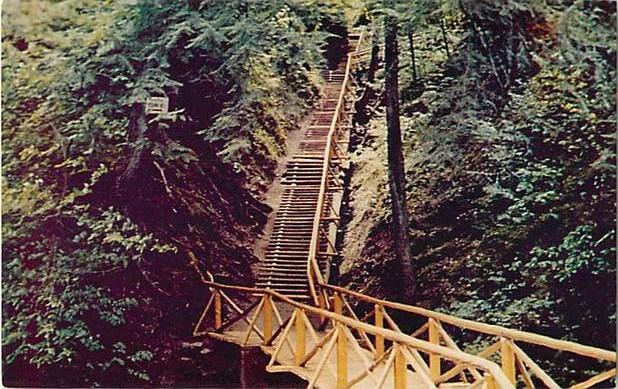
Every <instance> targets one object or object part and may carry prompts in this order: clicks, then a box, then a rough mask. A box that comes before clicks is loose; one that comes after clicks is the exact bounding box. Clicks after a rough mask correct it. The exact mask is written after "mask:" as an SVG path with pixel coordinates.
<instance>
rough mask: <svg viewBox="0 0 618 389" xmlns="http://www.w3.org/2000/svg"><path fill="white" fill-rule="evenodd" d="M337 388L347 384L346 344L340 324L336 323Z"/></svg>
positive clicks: (340, 388)
mask: <svg viewBox="0 0 618 389" xmlns="http://www.w3.org/2000/svg"><path fill="white" fill-rule="evenodd" d="M337 326H338V329H337V389H345V388H346V386H347V385H348V344H347V340H348V339H347V338H346V336H345V331H344V330H343V327H342V324H337Z"/></svg>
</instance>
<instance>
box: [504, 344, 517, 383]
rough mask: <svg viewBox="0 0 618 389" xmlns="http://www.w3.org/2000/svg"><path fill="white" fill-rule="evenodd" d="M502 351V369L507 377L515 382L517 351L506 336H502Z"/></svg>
mask: <svg viewBox="0 0 618 389" xmlns="http://www.w3.org/2000/svg"><path fill="white" fill-rule="evenodd" d="M500 353H501V356H502V371H503V372H504V375H506V378H508V379H509V381H511V383H513V384H515V352H514V351H513V348H512V347H511V345H510V344H509V342H508V340H507V339H505V338H500Z"/></svg>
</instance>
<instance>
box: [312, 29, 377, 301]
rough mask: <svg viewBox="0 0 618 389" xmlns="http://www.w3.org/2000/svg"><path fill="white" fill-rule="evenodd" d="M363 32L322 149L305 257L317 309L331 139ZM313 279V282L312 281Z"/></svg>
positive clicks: (321, 279)
mask: <svg viewBox="0 0 618 389" xmlns="http://www.w3.org/2000/svg"><path fill="white" fill-rule="evenodd" d="M364 33H365V31H364V30H362V31H361V32H360V36H359V38H358V42H357V44H356V47H355V49H354V52H352V53H349V54H348V59H347V61H346V65H345V72H344V76H343V82H342V84H341V90H340V92H339V98H338V99H337V106H336V107H335V112H334V113H333V119H332V121H331V124H330V128H329V130H328V135H327V138H326V147H325V149H324V158H323V160H322V177H321V180H320V191H319V193H318V203H317V207H316V210H315V215H314V217H313V229H312V232H311V242H310V243H309V255H308V256H307V280H308V284H309V292H310V293H311V297H312V298H313V302H314V304H315V305H317V306H319V307H328V304H329V303H328V299H326V298H319V296H318V291H317V290H316V281H315V280H317V284H318V285H320V284H323V283H324V277H323V275H322V272H321V270H320V266H319V265H318V261H317V255H318V249H319V246H320V242H319V240H320V223H321V222H322V216H323V211H324V201H325V199H326V193H327V190H328V174H329V168H330V162H331V155H332V152H333V150H332V147H333V138H334V136H335V134H336V131H337V126H338V123H339V119H340V115H341V111H342V107H343V104H344V99H345V94H346V91H347V88H348V82H349V79H350V71H351V69H352V54H353V53H355V52H357V51H358V50H359V49H360V47H361V43H362V41H363V37H364ZM314 279H315V280H314Z"/></svg>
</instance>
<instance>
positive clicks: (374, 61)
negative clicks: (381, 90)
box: [367, 22, 380, 82]
mask: <svg viewBox="0 0 618 389" xmlns="http://www.w3.org/2000/svg"><path fill="white" fill-rule="evenodd" d="M371 34H372V38H371V59H370V61H369V69H367V81H368V82H373V80H374V79H375V75H376V70H377V69H378V63H379V62H380V58H379V56H380V45H379V43H380V42H379V39H380V38H379V36H378V28H377V26H376V25H375V22H374V24H373V27H372V31H371Z"/></svg>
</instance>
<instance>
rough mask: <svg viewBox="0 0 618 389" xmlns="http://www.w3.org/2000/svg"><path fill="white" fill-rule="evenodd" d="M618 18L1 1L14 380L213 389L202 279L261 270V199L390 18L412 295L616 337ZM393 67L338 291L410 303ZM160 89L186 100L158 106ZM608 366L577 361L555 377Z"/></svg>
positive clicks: (349, 221)
mask: <svg viewBox="0 0 618 389" xmlns="http://www.w3.org/2000/svg"><path fill="white" fill-rule="evenodd" d="M615 7H616V5H615V2H612V1H600V0H598V1H588V0H586V1H584V0H576V1H566V0H565V1H559V0H555V1H549V0H548V1H542V0H508V1H503V2H498V1H490V0H483V1H475V0H459V1H455V0H452V1H450V0H418V1H387V2H381V1H375V0H366V1H361V0H269V1H245V0H226V1H217V0H214V1H213V0H211V1H200V0H156V1H151V0H132V1H97V0H6V1H4V2H3V7H2V31H3V34H2V59H3V61H2V80H3V82H2V144H3V147H2V197H3V209H2V222H3V223H2V274H3V276H2V301H3V302H2V315H3V316H2V319H3V320H2V322H3V324H2V349H3V353H2V354H3V361H2V363H3V372H4V373H3V374H4V375H3V383H4V384H5V385H21V386H40V385H48V386H108V387H109V386H121V385H122V386H183V385H184V386H196V385H204V384H205V382H204V375H202V376H200V375H199V374H198V375H196V376H189V375H187V374H186V372H187V371H189V370H191V369H195V366H196V365H197V362H195V361H191V360H189V361H184V362H183V361H181V360H180V358H179V357H178V356H179V355H180V353H181V350H180V346H179V344H180V343H181V342H182V341H186V340H187V339H189V335H190V331H191V327H192V324H194V322H195V320H196V317H197V316H198V315H199V312H200V309H201V308H202V304H203V302H204V300H205V297H206V293H207V291H206V290H205V289H204V288H203V287H201V286H200V274H201V273H203V272H204V271H206V270H208V271H211V272H212V273H214V274H216V275H217V278H218V279H219V280H222V281H227V282H233V283H239V284H251V283H252V282H253V275H252V274H251V264H252V263H254V262H255V261H257V258H256V256H255V255H254V253H253V250H252V244H253V241H254V240H255V238H256V237H257V236H258V235H259V234H260V233H261V231H262V228H263V226H264V223H265V222H266V217H267V215H268V213H269V212H270V209H269V207H268V206H266V205H265V204H264V203H263V201H262V197H261V196H262V195H263V193H264V191H265V190H266V188H267V187H268V186H269V184H270V183H271V182H272V180H273V178H274V171H275V168H276V165H277V161H278V159H280V158H282V157H283V156H284V155H285V153H286V149H285V143H286V139H287V136H288V133H289V131H291V130H293V129H296V128H298V127H299V126H300V123H301V122H302V120H303V118H304V116H305V114H306V113H307V112H308V111H309V110H310V109H311V107H312V105H313V104H314V103H316V101H318V99H319V97H320V93H321V88H322V81H321V79H320V70H321V69H323V68H325V67H332V66H333V64H336V63H337V62H338V61H339V59H340V58H341V56H342V55H344V52H345V50H344V47H345V44H346V43H345V38H346V34H347V31H348V29H349V28H351V27H352V26H353V25H354V24H356V25H367V27H368V29H369V30H371V31H372V33H373V36H374V43H376V42H377V43H382V42H383V40H384V34H383V31H384V30H383V21H384V19H385V18H391V19H392V20H393V21H394V22H395V23H397V26H398V35H397V36H396V39H397V41H398V43H399V57H398V59H399V65H400V66H399V74H398V81H399V92H400V104H401V113H400V115H399V116H400V117H399V119H400V121H401V129H402V132H403V158H404V159H405V170H406V177H405V178H406V181H407V188H406V195H407V206H408V207H407V210H408V213H409V216H410V228H409V231H408V233H409V238H410V246H411V254H412V260H413V261H414V268H415V272H416V278H417V288H416V293H415V294H414V295H413V296H412V299H413V301H409V302H411V303H414V304H418V305H421V306H425V307H429V308H432V309H438V310H441V311H445V312H449V313H453V314H455V315H458V316H462V317H467V318H473V319H477V320H482V321H486V322H491V323H496V324H501V325H505V326H509V327H514V328H518V329H523V330H530V331H535V332H539V333H543V334H547V335H550V336H553V337H556V338H562V339H568V340H574V341H578V342H583V343H586V344H591V345H596V346H600V347H603V348H607V349H609V348H612V347H615V342H616V339H615V325H616V314H615V310H616V305H615V300H616V297H615V296H616V289H615V287H616V285H615V284H616V266H615V256H616V248H615V247H616V244H615V242H616V229H615V226H616V218H615V216H616V211H615V209H616V204H615V200H616V185H615V184H616V152H615V151H616V134H615V125H616V96H615V86H616V63H615V58H616V39H615V37H616V8H615ZM380 51H381V48H380V47H377V45H376V50H374V54H375V53H377V54H378V56H379V53H380ZM374 65H375V66H374V68H373V69H372V70H371V72H372V73H373V72H374V73H375V75H372V77H371V79H370V80H369V82H367V83H366V87H364V88H363V89H362V90H363V91H364V92H365V94H364V95H359V96H358V101H357V103H358V104H357V113H356V116H357V117H356V122H357V123H358V124H360V125H359V126H358V127H357V128H356V129H355V133H354V134H353V139H352V140H353V142H352V149H353V150H352V151H353V152H354V153H353V157H352V169H351V171H352V178H351V183H350V194H349V196H350V200H351V201H350V205H349V209H348V210H347V211H346V217H345V219H346V220H344V223H345V224H344V231H343V236H344V240H343V257H342V260H341V262H340V263H338V269H337V270H338V271H337V273H340V274H341V276H340V277H339V278H338V279H336V280H334V282H339V283H340V284H341V285H345V286H349V287H351V288H352V289H356V290H360V291H363V292H369V293H371V294H373V295H376V296H382V297H388V298H393V299H400V298H401V291H400V290H393V288H389V286H390V285H400V283H397V282H393V279H392V275H393V274H395V273H394V272H392V271H390V270H391V269H393V261H392V260H391V258H393V251H392V250H393V242H392V239H391V236H390V229H389V225H390V223H391V222H392V219H391V209H392V207H391V202H390V198H389V194H388V187H387V169H386V159H387V157H386V156H387V154H386V125H385V118H384V99H383V95H382V92H381V91H382V90H383V88H384V79H385V71H384V69H383V67H382V66H379V67H378V66H377V62H376V63H374ZM366 71H367V69H365V72H364V73H363V72H359V73H363V74H358V76H359V79H360V78H365V75H366ZM374 76H375V77H374ZM152 96H167V97H168V98H169V103H170V110H171V111H172V114H171V115H168V116H165V117H161V116H159V117H157V116H154V115H149V114H147V113H146V112H145V110H144V103H145V102H146V100H147V99H148V98H149V97H152ZM190 253H192V254H195V258H198V260H197V262H196V261H192V260H191V258H193V257H192V256H190V255H189V254H190ZM482 341H483V340H482V339H470V350H473V349H474V348H475V347H480V344H481V343H482ZM537 357H539V358H544V359H547V360H548V361H551V360H552V358H554V357H555V355H550V354H540V355H537ZM179 365H182V366H181V367H179ZM207 368H208V367H207ZM589 368H591V367H590V366H588V365H578V364H572V365H571V367H569V368H568V369H566V370H565V371H561V372H560V375H561V376H562V377H564V382H562V383H561V384H565V385H566V384H568V383H569V382H570V380H571V378H574V377H576V376H577V375H578V374H579V373H581V372H582V371H584V370H586V369H589ZM556 369H557V368H556Z"/></svg>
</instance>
